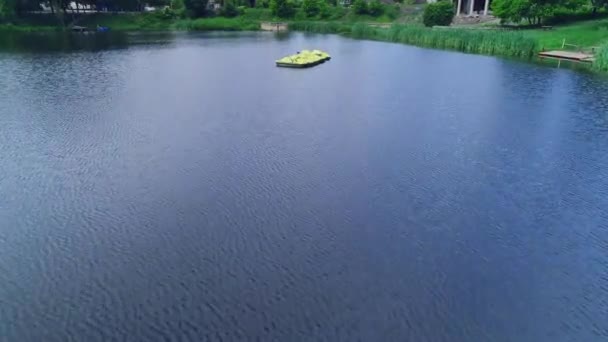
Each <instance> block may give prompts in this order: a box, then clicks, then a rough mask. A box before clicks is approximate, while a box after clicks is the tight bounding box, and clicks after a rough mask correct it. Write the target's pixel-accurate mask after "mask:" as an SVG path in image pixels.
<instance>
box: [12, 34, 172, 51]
mask: <svg viewBox="0 0 608 342" xmlns="http://www.w3.org/2000/svg"><path fill="white" fill-rule="evenodd" d="M171 37H173V34H172V33H149V34H135V33H125V32H104V33H97V32H91V33H72V32H41V33H30V32H27V33H24V32H2V33H0V52H29V53H40V52H69V51H103V50H110V49H124V48H127V47H129V46H133V45H138V44H168V43H169V42H170V39H171Z"/></svg>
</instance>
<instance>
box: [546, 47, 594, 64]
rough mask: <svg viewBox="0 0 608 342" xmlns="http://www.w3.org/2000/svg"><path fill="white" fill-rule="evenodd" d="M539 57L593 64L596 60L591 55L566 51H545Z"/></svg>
mask: <svg viewBox="0 0 608 342" xmlns="http://www.w3.org/2000/svg"><path fill="white" fill-rule="evenodd" d="M538 56H539V57H541V58H555V59H561V60H568V61H575V62H587V63H592V62H593V61H594V60H595V57H594V56H593V55H592V54H589V53H584V52H574V51H564V50H554V51H543V52H539V53H538Z"/></svg>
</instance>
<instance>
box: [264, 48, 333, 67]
mask: <svg viewBox="0 0 608 342" xmlns="http://www.w3.org/2000/svg"><path fill="white" fill-rule="evenodd" d="M330 59H331V56H329V54H328V53H327V52H324V51H321V50H312V51H310V50H302V51H299V52H298V53H296V54H295V55H291V56H286V57H283V58H281V59H279V60H277V61H276V63H277V66H278V67H284V68H308V67H312V66H315V65H318V64H321V63H323V62H325V61H328V60H330Z"/></svg>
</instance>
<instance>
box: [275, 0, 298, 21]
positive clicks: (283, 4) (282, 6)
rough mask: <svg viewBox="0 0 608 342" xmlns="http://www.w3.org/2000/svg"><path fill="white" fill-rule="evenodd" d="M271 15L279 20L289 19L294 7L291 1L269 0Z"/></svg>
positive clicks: (293, 12)
mask: <svg viewBox="0 0 608 342" xmlns="http://www.w3.org/2000/svg"><path fill="white" fill-rule="evenodd" d="M270 11H271V12H272V15H274V16H276V17H279V18H290V17H293V15H294V14H295V6H294V3H293V2H291V0H270Z"/></svg>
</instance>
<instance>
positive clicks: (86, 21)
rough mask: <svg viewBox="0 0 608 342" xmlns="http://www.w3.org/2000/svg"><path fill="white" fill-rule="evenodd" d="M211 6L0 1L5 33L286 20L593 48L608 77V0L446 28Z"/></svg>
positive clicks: (534, 47) (445, 10)
mask: <svg viewBox="0 0 608 342" xmlns="http://www.w3.org/2000/svg"><path fill="white" fill-rule="evenodd" d="M209 1H214V0H150V1H148V2H147V4H148V5H151V6H154V7H155V10H152V9H150V8H147V7H146V8H145V7H144V6H143V2H141V1H138V0H108V1H106V2H104V5H103V6H95V4H97V2H94V1H92V0H82V2H79V3H74V2H71V1H69V0H51V1H50V2H41V1H40V0H0V31H40V30H65V29H66V28H68V27H70V26H72V25H78V26H83V27H88V28H93V29H94V28H95V27H98V26H102V27H109V28H110V29H111V30H114V31H141V30H155V31H164V30H199V31H209V30H226V31H236V30H258V29H259V27H260V23H261V22H264V21H283V22H288V23H289V25H290V28H291V29H293V30H300V31H307V32H317V33H338V34H344V35H348V36H351V37H354V38H364V39H375V40H383V41H391V42H400V43H405V44H412V45H417V46H424V47H431V48H438V49H450V50H456V51H463V52H469V53H480V54H488V55H502V56H509V57H518V58H531V57H532V56H534V55H535V54H536V53H537V52H538V51H540V50H543V49H546V50H549V49H559V48H562V47H563V46H564V42H566V43H567V44H571V45H573V46H577V47H578V48H579V49H587V50H588V49H590V48H592V47H595V48H594V50H596V51H598V52H597V58H596V60H597V62H596V65H595V66H594V67H595V68H596V69H598V70H606V71H608V45H607V44H608V0H494V1H493V3H492V10H493V11H494V14H495V15H497V16H498V17H499V18H500V21H501V23H500V24H499V23H498V22H497V21H496V22H494V23H490V24H481V25H473V26H466V27H449V28H448V27H447V26H448V25H449V23H450V20H451V18H452V16H453V14H454V7H453V5H452V2H450V1H447V0H442V1H439V2H438V3H435V4H430V5H426V4H418V5H414V4H413V1H412V0H399V1H400V2H396V3H393V4H386V3H384V2H381V1H379V0H354V1H353V3H352V5H351V6H348V7H345V6H342V5H340V4H339V3H338V0H223V1H222V6H220V7H219V8H218V6H216V5H214V4H215V2H211V3H210V2H209ZM454 2H455V1H454ZM423 12H424V15H423ZM423 25H426V26H429V27H428V28H425V27H424V26H423ZM539 25H551V27H549V29H547V28H546V27H544V28H541V27H540V26H539ZM433 26H435V27H433ZM437 26H439V27H437ZM600 46H601V48H599V47H600ZM603 56H604V57H603ZM603 60H606V62H605V63H604V62H602V61H603Z"/></svg>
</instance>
